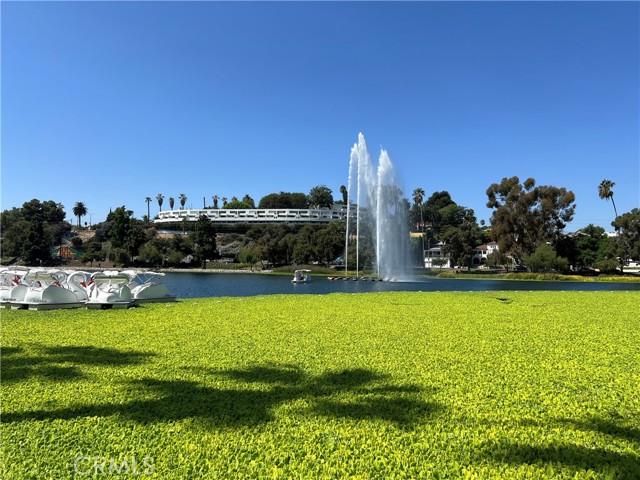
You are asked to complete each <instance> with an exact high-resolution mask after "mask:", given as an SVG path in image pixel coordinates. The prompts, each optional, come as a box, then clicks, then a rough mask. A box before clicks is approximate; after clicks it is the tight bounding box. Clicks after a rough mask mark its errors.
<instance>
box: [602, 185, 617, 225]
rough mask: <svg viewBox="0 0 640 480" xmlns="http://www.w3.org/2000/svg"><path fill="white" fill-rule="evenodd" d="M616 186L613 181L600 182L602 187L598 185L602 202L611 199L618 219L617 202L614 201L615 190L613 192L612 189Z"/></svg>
mask: <svg viewBox="0 0 640 480" xmlns="http://www.w3.org/2000/svg"><path fill="white" fill-rule="evenodd" d="M615 185H616V184H615V183H614V182H612V181H611V180H602V181H601V182H600V185H598V196H599V197H600V198H601V199H602V200H609V199H611V203H612V204H613V211H614V212H615V214H616V218H617V217H618V210H617V209H616V202H614V201H613V190H612V188H613V187H614V186H615Z"/></svg>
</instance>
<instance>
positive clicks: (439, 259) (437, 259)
mask: <svg viewBox="0 0 640 480" xmlns="http://www.w3.org/2000/svg"><path fill="white" fill-rule="evenodd" d="M442 247H444V243H442V242H440V243H437V244H436V245H434V246H433V247H431V248H430V249H428V250H425V251H424V268H434V267H438V268H442V267H444V268H451V259H450V258H449V255H447V254H445V253H444V251H443V250H442Z"/></svg>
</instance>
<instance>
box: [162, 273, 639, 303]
mask: <svg viewBox="0 0 640 480" xmlns="http://www.w3.org/2000/svg"><path fill="white" fill-rule="evenodd" d="M291 278H292V276H289V275H264V274H243V273H231V274H229V273H227V274H225V273H167V274H166V275H165V276H164V277H163V279H162V281H163V282H164V283H165V284H166V285H167V288H169V291H170V292H171V294H172V295H176V296H177V297H178V298H201V297H246V296H253V295H275V294H282V293H286V294H302V295H304V294H307V295H308V294H311V295H324V294H328V293H335V292H342V293H363V292H453V291H462V292H478V291H491V290H497V291H504V290H527V291H528V290H565V291H566V290H573V291H614V290H634V291H640V282H626V283H623V282H620V283H614V282H539V281H523V280H481V279H478V280H476V279H447V278H426V279H420V280H417V281H415V282H362V281H358V282H353V281H341V280H336V281H330V280H328V279H327V277H326V276H325V275H315V276H314V281H313V282H311V283H304V284H293V283H291Z"/></svg>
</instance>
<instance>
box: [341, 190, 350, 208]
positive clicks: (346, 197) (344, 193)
mask: <svg viewBox="0 0 640 480" xmlns="http://www.w3.org/2000/svg"><path fill="white" fill-rule="evenodd" d="M340 193H341V194H342V203H343V204H344V205H347V204H348V203H349V191H348V190H347V187H346V186H344V185H340Z"/></svg>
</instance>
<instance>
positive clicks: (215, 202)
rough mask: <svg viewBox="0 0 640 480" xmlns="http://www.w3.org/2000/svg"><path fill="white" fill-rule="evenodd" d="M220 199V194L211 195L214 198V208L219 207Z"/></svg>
mask: <svg viewBox="0 0 640 480" xmlns="http://www.w3.org/2000/svg"><path fill="white" fill-rule="evenodd" d="M219 199H220V197H218V195H214V196H213V197H211V200H213V208H218V200H219Z"/></svg>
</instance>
